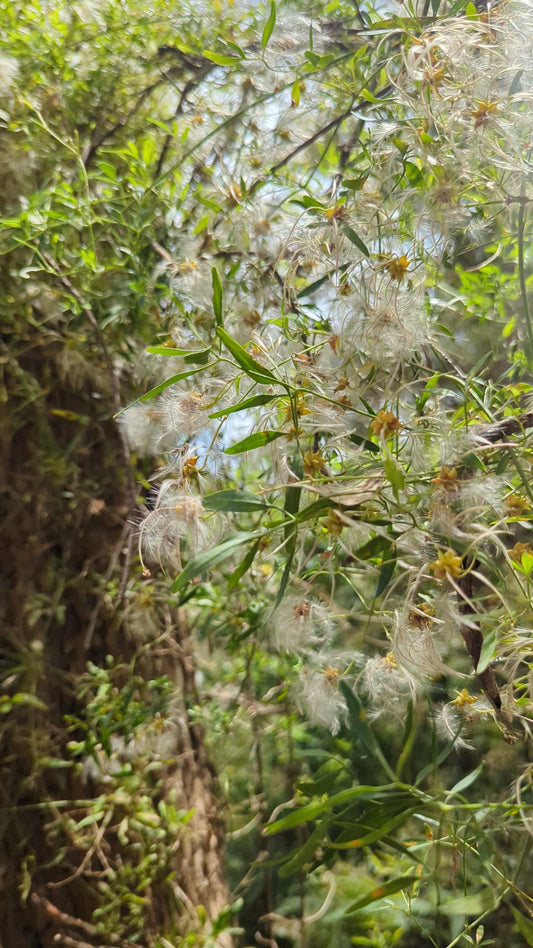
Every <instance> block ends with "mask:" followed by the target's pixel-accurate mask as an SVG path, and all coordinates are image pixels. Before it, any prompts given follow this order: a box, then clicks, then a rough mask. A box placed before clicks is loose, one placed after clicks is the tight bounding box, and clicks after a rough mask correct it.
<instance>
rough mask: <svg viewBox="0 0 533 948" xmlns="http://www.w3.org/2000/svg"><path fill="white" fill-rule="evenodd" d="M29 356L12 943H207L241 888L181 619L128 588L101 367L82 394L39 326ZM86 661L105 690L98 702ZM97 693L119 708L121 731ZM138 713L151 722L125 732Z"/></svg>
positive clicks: (21, 371)
mask: <svg viewBox="0 0 533 948" xmlns="http://www.w3.org/2000/svg"><path fill="white" fill-rule="evenodd" d="M15 348H17V341H16V337H15V336H13V338H12V339H11V340H10V345H9V348H7V347H6V360H7V362H8V365H9V371H8V375H7V392H8V396H9V399H10V401H9V405H8V404H7V403H4V404H3V408H2V411H3V417H2V422H3V423H2V427H1V431H2V433H1V435H0V437H1V453H0V457H1V462H0V463H1V469H0V476H1V480H2V486H3V498H4V499H3V502H2V506H3V510H2V511H1V522H2V524H3V528H2V532H3V550H4V557H3V569H2V571H1V579H0V600H1V607H0V608H1V612H0V620H1V627H2V630H3V631H2V632H1V633H0V636H1V638H0V662H1V666H0V668H1V678H2V682H3V685H2V691H1V692H0V709H1V710H2V712H4V713H3V714H2V716H1V719H0V727H1V731H0V733H1V741H2V761H1V765H0V766H1V768H2V779H1V784H0V866H1V869H0V946H3V948H38V946H41V948H49V946H50V948H51V946H52V945H54V946H56V945H65V946H73V948H86V946H101V945H105V946H108V945H120V946H123V945H124V946H125V945H128V944H129V943H130V940H129V939H130V938H133V936H134V935H135V944H136V945H142V946H146V948H150V946H152V945H154V944H155V940H156V936H159V937H160V938H164V939H166V940H164V941H163V942H160V943H163V944H165V945H167V944H168V945H172V944H175V941H174V940H172V939H175V938H179V937H180V936H182V935H185V934H186V933H187V932H189V931H191V930H195V931H197V932H198V933H199V937H201V935H200V933H201V932H202V931H203V932H204V933H207V932H209V931H210V930H211V920H213V919H215V918H216V917H217V916H218V914H219V913H220V911H221V910H222V909H224V907H225V906H227V903H228V892H227V887H226V884H225V881H224V874H223V853H222V840H221V827H220V821H219V815H218V813H217V806H216V798H215V782H214V776H213V773H212V771H211V768H210V766H209V762H208V760H207V755H206V751H205V746H204V740H203V735H202V732H201V729H200V728H199V727H198V726H197V725H196V724H194V723H192V722H191V721H190V720H189V717H188V710H187V706H188V703H189V702H190V700H191V697H192V696H193V695H194V655H193V650H192V647H191V643H190V640H189V639H188V638H187V633H186V628H185V622H184V617H183V616H182V615H174V616H173V615H171V613H170V612H169V609H168V606H167V605H166V604H165V598H166V590H165V588H164V587H162V590H160V591H159V592H158V588H157V581H154V583H153V584H152V585H150V586H149V585H147V584H146V582H145V581H144V580H142V578H141V575H140V571H137V574H136V575H134V576H133V578H132V580H130V581H129V582H128V584H127V585H126V584H125V583H123V584H122V585H123V586H125V587H126V588H125V593H124V596H121V595H120V585H121V570H122V572H124V568H125V566H127V563H126V561H125V546H126V545H127V541H126V535H127V531H126V530H125V528H124V524H125V522H126V520H127V518H128V517H129V516H131V509H130V506H131V504H130V500H131V497H130V496H128V492H129V489H128V480H129V475H128V472H127V471H126V469H125V465H124V452H123V450H122V447H121V443H120V436H119V432H118V430H117V426H116V424H115V423H114V422H113V421H111V420H109V415H110V410H109V408H106V407H105V406H106V404H107V405H108V404H109V402H108V400H107V401H106V393H105V388H104V383H103V382H102V383H101V385H98V383H96V385H98V387H99V388H100V391H99V393H98V396H99V397H95V396H94V388H95V387H96V385H95V382H94V378H96V379H98V377H99V374H100V366H99V361H100V360H99V359H98V357H95V356H94V355H93V357H92V358H93V368H94V376H93V379H92V380H91V384H90V385H89V384H87V382H85V383H84V384H83V385H82V386H81V387H80V386H79V385H78V386H76V385H72V384H71V383H70V382H69V381H68V378H63V380H60V376H59V372H60V359H59V356H60V353H61V350H60V348H59V347H58V345H57V344H56V343H48V341H47V340H46V338H45V339H44V340H43V337H42V336H41V334H40V333H39V332H38V331H32V332H31V333H29V334H28V335H27V337H26V338H24V339H23V344H20V343H19V344H18V350H19V354H18V355H17V357H16V358H15V357H14V356H13V351H14V349H15ZM130 493H131V491H130ZM123 578H124V579H125V578H126V576H125V575H124V576H123ZM165 585H166V584H165ZM147 604H148V605H147ZM143 624H144V628H143ZM108 656H112V658H109V657H108ZM88 660H89V661H90V662H91V663H93V664H92V672H91V674H92V675H93V678H94V679H95V681H96V684H95V685H94V686H91V687H90V688H89V687H88V688H87V689H86V692H85V697H84V693H83V691H80V689H79V687H78V682H79V680H80V676H81V675H83V674H84V673H85V672H86V667H87V661H88ZM98 675H100V677H98ZM106 675H107V676H108V677H107V679H105V676H106ZM163 675H164V676H166V678H165V682H164V685H165V688H166V693H168V690H169V688H168V686H169V684H170V683H168V682H167V679H170V681H171V682H172V683H173V684H174V689H173V690H172V694H171V699H170V706H169V707H170V711H168V710H167V711H163V712H162V713H161V715H159V716H158V714H157V713H155V712H154V713H153V708H151V707H150V705H149V704H148V705H146V696H145V691H146V689H148V691H146V693H148V692H149V693H150V694H152V692H151V691H150V688H151V687H152V686H151V685H146V683H147V682H152V681H153V680H156V682H157V680H158V679H159V678H161V676H163ZM102 676H103V677H102ZM104 679H105V681H107V682H108V684H107V685H105V683H104V684H103V685H102V682H103V681H104ZM98 682H100V686H98ZM98 687H100V691H102V688H103V694H104V696H105V701H107V703H108V705H109V708H111V709H112V708H115V706H116V707H119V709H122V710H121V711H120V714H118V712H116V710H115V712H113V713H114V714H115V717H114V718H113V717H112V715H111V720H110V721H107V719H106V714H107V715H108V717H109V715H110V714H111V712H110V711H109V708H106V706H105V701H104V700H103V699H102V695H100V697H98V695H99V694H100V692H99V691H98ZM158 687H163V686H160V685H158ZM106 689H107V690H106ZM152 691H153V689H152ZM130 692H131V694H130ZM156 693H158V692H156ZM161 693H163V692H161ZM95 696H96V697H95ZM91 700H93V704H94V701H97V702H98V701H100V705H101V707H100V706H99V707H100V712H99V713H100V719H99V721H98V726H99V727H103V725H102V721H104V724H105V728H104V730H102V731H101V732H100V731H99V732H98V733H99V734H101V733H104V735H107V736H105V737H104V738H102V740H103V741H104V745H105V744H106V741H107V740H109V745H108V746H107V750H106V746H104V745H103V744H102V743H101V742H100V744H97V743H95V741H94V740H93V745H92V752H91V753H84V754H81V755H79V756H78V757H76V754H75V753H73V752H72V749H71V748H70V749H69V741H72V740H75V741H78V743H79V744H83V742H84V741H85V744H86V745H87V747H89V744H88V740H89V737H90V736H91V735H92V733H93V732H92V731H91V728H92V727H93V725H92V724H91V723H90V720H89V717H88V713H89V711H90V708H91V705H90V702H91ZM121 702H122V703H121ZM143 702H144V703H143ZM132 707H133V708H134V709H136V713H137V714H138V718H139V721H140V722H141V723H140V724H139V723H138V722H137V723H135V722H134V723H133V724H132V725H131V727H130V730H129V732H128V733H126V731H125V730H124V727H125V725H124V717H125V716H127V715H128V714H131V708H132ZM88 709H89V711H88ZM117 715H118V716H117ZM143 715H145V718H144V719H143ZM65 716H68V717H67V719H66V717H65ZM146 716H147V717H146ZM91 720H92V719H91ZM147 721H149V726H148V725H147V723H146V722H147ZM106 722H107V723H106ZM121 728H122V730H121ZM158 728H160V729H161V733H162V737H161V741H160V742H159V744H158V742H157V739H154V734H155V735H156V738H157V729H158ZM105 729H107V730H105ZM117 733H118V734H119V737H117ZM120 735H122V736H120ZM139 735H142V740H143V741H144V744H142V741H141V738H140V737H139ZM147 735H149V739H148V737H147ZM147 741H148V743H147ZM150 741H151V742H152V743H150ZM160 745H161V746H160ZM139 747H141V750H140V751H138V750H136V749H135V748H139ZM132 749H133V750H132ZM136 754H137V756H136ZM152 755H153V756H152ZM115 758H116V759H115ZM117 769H118V770H119V771H121V774H119V775H118V776H117V773H116V771H117ZM165 807H167V809H165ZM168 807H170V808H171V809H172V807H173V810H172V812H173V814H174V815H173V817H172V819H173V820H174V822H172V819H169V818H168ZM192 809H194V815H193V816H192V818H189V820H188V822H186V821H185V820H184V814H185V813H188V811H190V810H192ZM144 811H148V816H146V813H144ZM143 813H144V816H143ZM176 814H177V815H176ZM144 818H145V819H146V825H145V824H144V823H143V822H142V821H143V819H144ZM84 820H85V822H84ZM172 827H175V832H174V831H173V829H172ZM143 860H144V861H145V862H146V865H144V863H143ZM199 906H203V907H204V908H203V909H199ZM139 933H140V934H139ZM216 943H217V944H219V945H221V946H224V948H226V946H228V945H230V944H231V938H230V937H229V936H228V935H227V934H224V933H222V934H220V935H218V936H217V942H216Z"/></svg>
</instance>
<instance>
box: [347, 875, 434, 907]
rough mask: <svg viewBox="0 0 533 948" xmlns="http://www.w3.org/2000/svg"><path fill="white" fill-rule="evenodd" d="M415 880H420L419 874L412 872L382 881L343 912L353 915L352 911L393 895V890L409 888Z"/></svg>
mask: <svg viewBox="0 0 533 948" xmlns="http://www.w3.org/2000/svg"><path fill="white" fill-rule="evenodd" d="M417 882H420V876H417V875H414V874H411V875H408V876H399V877H398V878H397V879H389V881H388V882H384V883H383V885H379V886H377V887H376V888H375V889H372V891H371V892H368V894H367V895H364V896H363V897H362V898H361V899H357V901H356V902H352V904H351V905H349V906H348V908H347V909H345V914H346V915H353V914H354V912H358V911H359V910H360V909H362V908H364V907H365V906H366V905H372V903H373V902H377V901H378V899H384V898H385V897H386V896H388V895H393V894H394V893H395V892H401V890H402V889H409V888H410V887H411V886H412V885H415V884H416V883H417Z"/></svg>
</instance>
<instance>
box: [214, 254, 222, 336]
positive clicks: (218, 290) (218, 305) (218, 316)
mask: <svg viewBox="0 0 533 948" xmlns="http://www.w3.org/2000/svg"><path fill="white" fill-rule="evenodd" d="M211 278H212V281H213V311H214V313H215V320H216V324H217V326H222V320H223V312H222V307H223V294H222V283H221V282H220V277H219V275H218V270H217V268H216V267H213V268H212V270H211Z"/></svg>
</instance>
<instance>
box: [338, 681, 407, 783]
mask: <svg viewBox="0 0 533 948" xmlns="http://www.w3.org/2000/svg"><path fill="white" fill-rule="evenodd" d="M339 689H340V690H341V692H342V695H343V697H344V699H345V701H346V706H347V708H348V714H349V718H350V725H351V729H352V731H353V733H354V735H355V737H357V738H358V739H359V741H360V742H361V744H362V745H363V747H364V748H365V750H366V751H368V753H369V754H370V755H371V757H373V758H374V759H376V760H378V761H379V763H380V764H381V766H382V767H383V770H384V771H385V773H386V774H388V776H389V777H391V778H392V780H396V775H395V774H394V772H393V770H392V768H391V767H390V765H389V763H388V761H387V759H386V757H385V755H384V754H383V751H382V750H381V747H380V746H379V744H378V742H377V740H376V737H375V735H374V732H373V731H372V728H371V727H370V725H369V724H368V721H367V719H366V711H365V709H364V708H363V705H362V704H361V701H360V700H359V698H358V696H357V695H356V694H355V692H354V691H353V690H352V689H351V688H350V686H349V685H348V684H347V683H346V682H345V681H342V680H341V681H339Z"/></svg>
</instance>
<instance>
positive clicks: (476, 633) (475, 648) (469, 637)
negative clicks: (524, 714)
mask: <svg viewBox="0 0 533 948" xmlns="http://www.w3.org/2000/svg"><path fill="white" fill-rule="evenodd" d="M465 566H466V569H465V572H464V574H463V576H460V577H458V579H457V586H458V588H459V590H460V592H461V595H460V596H457V599H458V603H459V612H460V613H461V614H462V615H465V616H477V613H476V610H475V608H474V604H473V588H472V587H473V581H472V570H471V566H472V564H471V563H467V564H465ZM461 635H462V636H463V639H464V643H465V645H466V650H467V652H468V654H469V655H470V658H471V659H472V664H473V666H474V671H476V674H477V676H478V678H479V681H480V684H481V687H482V688H483V691H484V692H485V694H486V696H487V698H488V699H489V701H490V703H491V704H492V705H493V707H494V708H495V709H496V711H501V707H502V699H501V697H500V689H499V688H498V683H497V681H496V677H495V675H494V671H493V669H492V666H491V665H490V664H489V665H487V667H486V668H485V669H484V670H483V671H481V672H477V665H478V662H479V658H480V655H481V649H482V647H483V633H482V632H481V629H480V628H479V625H478V623H477V622H472V621H469V622H468V623H464V625H461Z"/></svg>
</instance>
